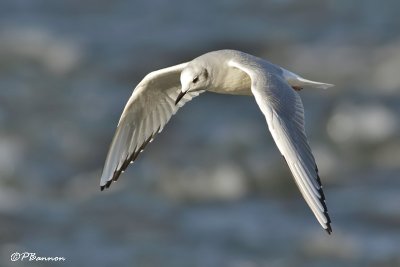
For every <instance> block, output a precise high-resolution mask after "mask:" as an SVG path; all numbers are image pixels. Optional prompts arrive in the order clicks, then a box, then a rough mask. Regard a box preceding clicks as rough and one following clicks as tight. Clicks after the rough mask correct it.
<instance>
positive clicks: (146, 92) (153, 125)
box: [100, 50, 333, 234]
mask: <svg viewBox="0 0 400 267" xmlns="http://www.w3.org/2000/svg"><path fill="white" fill-rule="evenodd" d="M305 86H311V87H316V88H321V89H326V88H329V87H331V86H333V85H332V84H327V83H320V82H315V81H310V80H306V79H304V78H302V77H300V76H299V75H297V74H294V73H292V72H290V71H288V70H285V69H284V68H282V67H279V66H277V65H274V64H272V63H270V62H268V61H266V60H263V59H261V58H258V57H255V56H252V55H249V54H246V53H243V52H239V51H235V50H220V51H213V52H209V53H206V54H204V55H202V56H200V57H197V58H195V59H194V60H192V61H190V62H187V63H182V64H179V65H176V66H172V67H169V68H165V69H161V70H157V71H154V72H151V73H149V74H148V75H146V77H145V78H144V79H143V80H142V81H141V82H140V83H139V84H138V86H137V87H136V88H135V90H134V91H133V94H132V96H131V97H130V98H129V100H128V103H127V104H126V106H125V108H124V111H123V112H122V115H121V118H120V120H119V123H118V126H117V130H116V133H115V135H114V138H113V140H112V143H111V147H110V149H109V152H108V155H107V159H106V162H105V166H104V169H103V174H102V176H101V180H100V188H101V190H104V188H108V187H109V186H110V185H111V183H112V182H113V181H114V182H115V181H117V179H118V177H119V176H120V174H121V173H122V172H123V171H124V170H125V169H126V168H127V167H128V165H129V164H130V163H132V162H133V161H134V160H135V159H136V157H137V156H138V155H139V153H140V152H142V151H143V149H144V147H145V146H146V145H147V144H148V143H149V142H150V141H151V140H152V139H153V138H154V136H155V135H156V134H157V133H159V132H161V130H162V129H163V128H164V126H165V124H166V123H167V122H168V121H169V119H170V118H171V116H172V115H173V114H175V112H176V111H177V110H178V109H179V108H180V107H182V106H183V105H184V104H185V103H186V102H188V101H189V100H191V99H192V98H193V97H195V96H198V95H199V94H200V93H202V92H204V91H210V92H215V93H222V94H233V95H253V96H254V98H255V100H256V102H257V104H258V106H259V107H260V109H261V112H262V113H263V114H264V116H265V119H266V121H267V124H268V128H269V130H270V132H271V135H272V137H273V139H274V140H275V143H276V145H277V147H278V149H279V151H280V152H281V153H282V155H283V156H284V158H285V159H286V162H287V165H288V166H289V169H290V171H291V172H292V175H293V177H294V180H295V182H296V184H297V186H298V188H299V189H300V192H301V194H302V195H303V197H304V199H305V201H306V202H307V204H308V206H309V207H310V208H311V210H312V212H313V213H314V215H315V217H316V218H317V220H318V222H319V223H320V224H321V226H322V227H323V228H324V229H325V230H326V231H327V232H328V233H329V234H330V233H331V232H332V228H331V220H330V218H329V215H328V210H327V207H326V204H325V196H324V193H323V191H322V185H321V180H320V178H319V175H318V168H317V165H316V163H315V159H314V156H313V154H312V153H311V149H310V146H309V144H308V141H307V137H306V133H305V129H304V110H303V104H302V102H301V99H300V97H299V94H298V93H297V92H296V91H299V90H301V89H302V88H303V87H305Z"/></svg>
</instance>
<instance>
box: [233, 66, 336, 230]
mask: <svg viewBox="0 0 400 267" xmlns="http://www.w3.org/2000/svg"><path fill="white" fill-rule="evenodd" d="M230 65H231V66H232V67H236V68H238V69H241V70H242V71H244V72H246V73H247V74H248V75H249V76H250V79H251V81H252V85H251V90H252V92H253V95H254V97H255V99H256V102H257V104H258V106H259V107H260V109H261V111H262V112H263V114H264V116H265V118H266V120H267V123H268V128H269V130H270V132H271V135H272V137H273V138H274V141H275V143H276V145H277V147H278V149H279V151H280V152H281V153H282V155H283V156H284V158H285V160H286V162H287V165H288V166H289V169H290V171H291V172H292V175H293V177H294V180H295V182H296V184H297V186H298V188H299V190H300V192H301V194H302V195H303V197H304V199H305V201H306V202H307V204H308V206H309V207H310V208H311V210H312V211H313V213H314V215H315V217H316V218H317V220H318V222H319V223H320V224H321V226H322V227H323V228H324V229H325V230H326V231H327V232H328V233H329V234H330V233H331V232H332V228H331V225H330V223H331V220H330V217H329V214H328V209H327V207H326V203H325V195H324V193H323V191H322V185H321V179H320V177H319V175H318V168H317V165H316V162H315V159H314V156H313V155H312V152H311V149H310V146H309V144H308V141H307V136H306V133H305V127H304V109H303V104H302V102H301V99H300V96H299V95H298V93H297V92H296V91H294V90H293V89H292V88H291V87H290V86H289V85H288V84H287V83H286V81H284V79H283V78H282V77H280V76H279V75H278V74H274V73H270V72H268V70H267V69H265V67H264V66H262V65H256V66H254V65H253V66H248V65H246V63H245V62H244V63H241V62H231V63H230Z"/></svg>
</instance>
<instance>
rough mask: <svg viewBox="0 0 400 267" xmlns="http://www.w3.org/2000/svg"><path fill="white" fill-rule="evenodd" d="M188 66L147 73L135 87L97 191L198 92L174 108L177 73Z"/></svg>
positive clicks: (178, 88) (140, 150)
mask: <svg viewBox="0 0 400 267" xmlns="http://www.w3.org/2000/svg"><path fill="white" fill-rule="evenodd" d="M186 65H187V63H182V64H179V65H176V66H173V67H169V68H165V69H161V70H158V71H154V72H151V73H149V74H148V75H147V76H146V77H145V78H144V79H143V80H142V81H141V82H140V83H139V84H138V85H137V87H136V88H135V90H134V91H133V94H132V96H131V97H130V98H129V100H128V103H127V104H126V106H125V108H124V111H123V112H122V115H121V118H120V120H119V123H118V126H117V130H116V132H115V135H114V138H113V140H112V143H111V146H110V149H109V151H108V154H107V159H106V162H105V165H104V169H103V174H102V176H101V180H100V188H101V190H104V188H108V187H109V186H110V184H111V183H112V182H113V181H116V180H117V179H118V177H119V176H120V175H121V173H122V172H124V170H125V169H126V168H127V167H128V165H129V164H130V163H132V162H133V161H134V160H135V159H136V157H137V156H138V155H139V153H140V152H142V151H143V149H144V147H145V146H146V145H147V144H148V143H149V142H151V141H152V139H153V138H154V136H155V135H156V134H157V133H159V132H161V130H162V129H163V128H164V126H165V124H166V123H167V122H168V121H169V119H170V118H171V116H172V115H174V114H175V113H176V111H177V110H178V109H179V108H180V107H182V106H183V105H184V104H185V103H186V102H188V101H189V100H191V99H192V98H193V97H195V96H197V95H198V94H199V92H189V93H187V94H186V95H185V96H184V97H183V98H182V100H181V101H180V102H179V103H178V104H177V105H175V99H176V97H177V96H178V94H179V92H180V88H181V86H180V80H179V77H180V73H181V71H182V70H183V68H184V67H185V66H186Z"/></svg>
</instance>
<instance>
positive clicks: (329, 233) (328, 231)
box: [325, 224, 332, 235]
mask: <svg viewBox="0 0 400 267" xmlns="http://www.w3.org/2000/svg"><path fill="white" fill-rule="evenodd" d="M325 231H326V232H327V233H328V235H331V234H332V227H331V225H330V224H328V225H327V228H326V229H325Z"/></svg>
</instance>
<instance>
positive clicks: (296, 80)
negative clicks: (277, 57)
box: [282, 68, 334, 89]
mask: <svg viewBox="0 0 400 267" xmlns="http://www.w3.org/2000/svg"><path fill="white" fill-rule="evenodd" d="M282 71H283V78H284V79H285V80H286V81H287V82H288V84H290V85H291V86H292V87H294V88H295V87H297V88H303V87H307V86H310V87H314V88H319V89H328V88H329V87H333V86H334V85H333V84H330V83H320V82H315V81H310V80H307V79H304V78H302V77H300V76H299V75H297V74H294V73H293V72H290V71H288V70H285V69H284V68H282Z"/></svg>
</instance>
